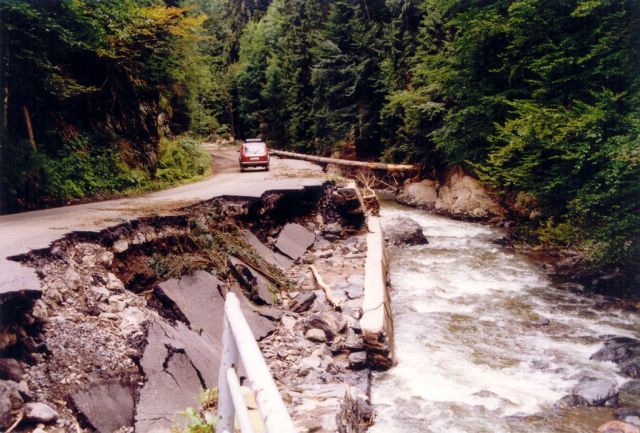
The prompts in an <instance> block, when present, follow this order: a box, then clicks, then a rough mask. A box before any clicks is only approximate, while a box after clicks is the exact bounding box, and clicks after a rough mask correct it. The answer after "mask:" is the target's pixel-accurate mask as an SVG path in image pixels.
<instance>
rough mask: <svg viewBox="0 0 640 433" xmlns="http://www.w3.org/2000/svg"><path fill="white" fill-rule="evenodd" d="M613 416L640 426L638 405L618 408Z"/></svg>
mask: <svg viewBox="0 0 640 433" xmlns="http://www.w3.org/2000/svg"><path fill="white" fill-rule="evenodd" d="M613 416H615V417H616V419H619V420H620V421H623V422H626V423H629V424H633V425H634V426H636V427H640V408H638V407H623V408H620V409H616V411H615V412H614V413H613Z"/></svg>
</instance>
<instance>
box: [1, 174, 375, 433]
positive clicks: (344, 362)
mask: <svg viewBox="0 0 640 433" xmlns="http://www.w3.org/2000/svg"><path fill="white" fill-rule="evenodd" d="M314 182H317V183H318V185H312V186H311V187H306V188H300V189H294V190H285V191H282V190H279V191H275V192H267V193H265V194H262V195H261V196H260V197H259V198H253V197H249V198H246V197H245V198H235V199H232V198H226V199H216V200H213V201H211V202H208V203H203V204H201V205H198V206H194V207H192V208H190V209H188V210H187V211H184V212H183V214H182V215H176V216H166V217H156V218H143V219H139V220H135V221H133V222H130V223H126V224H121V225H119V226H115V227H111V228H108V229H105V230H102V231H99V232H90V233H89V232H85V233H75V234H72V235H69V236H67V237H65V238H63V239H60V240H57V241H55V242H54V243H53V244H52V246H51V247H50V248H48V249H44V250H40V251H36V252H33V253H31V254H29V255H27V256H25V257H24V263H25V265H27V266H29V267H30V268H31V269H33V270H34V271H35V272H37V274H38V275H39V277H40V279H41V280H40V281H39V284H40V285H41V296H39V297H38V296H33V297H26V296H25V295H24V292H20V293H22V294H21V296H22V298H20V301H19V302H18V301H16V300H17V299H18V298H17V297H14V298H13V302H4V304H3V305H4V306H8V305H12V306H13V307H20V308H17V309H14V310H12V311H13V313H12V314H11V315H3V316H2V319H3V322H2V329H1V330H0V336H1V338H0V342H1V343H2V346H1V347H0V349H1V350H2V358H0V359H6V360H12V361H15V363H14V364H15V365H14V364H11V363H10V362H9V363H6V362H5V364H4V365H9V367H11V368H9V367H2V368H1V370H2V373H3V374H4V376H3V377H2V379H3V380H0V385H3V386H4V388H2V389H3V390H6V392H5V391H3V394H2V396H0V397H2V398H5V397H6V401H7V402H8V403H6V404H4V406H3V405H0V409H2V411H0V412H2V413H0V416H1V418H0V423H1V425H0V428H2V429H7V428H13V429H14V430H13V431H15V432H23V431H24V432H30V431H32V430H33V429H34V428H35V427H37V426H38V425H41V427H43V428H44V431H46V432H63V431H65V432H66V431H75V432H79V431H98V432H112V431H119V432H126V431H134V429H135V431H138V432H147V431H167V430H168V429H170V428H171V427H172V426H175V425H177V424H179V423H180V420H179V419H178V418H179V417H178V416H177V414H178V413H179V412H181V411H184V410H185V409H186V408H187V407H189V406H191V407H196V408H197V407H198V406H199V404H200V402H199V401H198V395H199V393H200V391H201V390H204V389H211V388H213V387H215V386H216V385H217V374H218V363H219V356H220V352H221V342H220V336H221V332H220V329H221V325H222V308H223V299H224V295H225V294H226V293H227V292H228V291H233V292H234V293H236V294H237V295H239V296H240V297H241V305H242V308H243V312H244V314H245V316H246V317H247V320H248V322H249V324H250V327H251V329H252V331H253V333H254V336H255V337H256V339H258V340H260V344H261V345H262V348H263V350H264V351H265V353H266V354H267V360H268V363H269V365H270V367H271V368H272V369H274V371H276V372H282V373H276V381H277V383H278V385H279V386H280V387H281V390H282V392H283V393H285V396H288V397H286V399H287V401H288V403H289V404H290V405H292V406H296V407H301V408H300V409H296V410H295V411H294V418H295V419H300V420H303V421H304V419H307V418H309V413H310V412H308V410H311V409H309V408H314V407H316V406H315V405H314V404H307V403H309V402H313V401H315V402H316V403H317V404H320V405H321V406H322V407H324V408H325V409H324V411H325V412H324V413H325V415H324V418H326V422H325V423H324V424H323V425H320V426H316V425H313V426H309V425H305V424H304V422H303V423H302V424H299V426H300V428H301V430H302V431H336V429H340V427H339V426H338V425H337V424H336V423H337V422H338V420H339V419H343V420H346V421H343V423H352V424H353V425H361V426H366V425H368V423H369V422H370V421H371V417H372V414H371V411H370V410H369V409H367V405H366V400H367V399H368V370H366V369H365V370H363V368H365V367H366V362H365V361H364V358H363V357H362V356H359V354H358V352H361V347H360V346H358V336H357V330H358V325H357V319H358V317H359V315H360V307H359V304H358V302H361V301H358V298H357V293H361V292H362V287H361V280H358V279H357V278H355V280H354V276H355V275H354V274H357V273H358V272H359V271H361V268H362V263H360V262H361V261H362V259H363V257H364V254H363V252H362V243H361V238H362V230H363V228H362V227H363V226H362V222H363V215H362V209H361V208H359V207H358V206H354V204H353V203H352V202H351V201H349V199H346V198H345V197H343V196H342V195H340V193H339V192H338V191H339V189H338V188H336V187H333V186H331V185H325V186H320V184H319V181H314ZM336 194H337V197H338V198H339V199H336ZM291 228H293V229H294V230H295V234H294V236H293V237H292V236H291V233H290V231H291ZM354 236H355V238H353V239H352V237H354ZM358 236H359V237H360V238H358ZM358 239H360V240H358ZM297 241H299V242H297ZM296 242H297V244H296ZM342 243H344V245H343V246H341V245H342ZM336 248H337V250H335V249H336ZM333 250H335V251H336V252H335V253H334V252H332V251H333ZM319 251H320V253H318V252H319ZM314 261H318V267H319V269H320V272H322V273H325V272H326V274H327V275H326V278H327V282H328V283H329V284H335V285H336V289H337V290H338V292H336V294H335V296H344V297H345V307H346V308H345V310H344V311H343V312H342V313H339V312H331V311H329V312H327V313H330V314H329V316H327V315H326V314H324V313H325V311H324V310H325V308H331V307H330V306H329V307H328V306H327V304H326V302H324V299H323V292H322V291H321V290H318V288H317V287H316V286H315V285H313V279H312V276H311V274H309V273H306V270H307V266H308V264H309V263H311V262H314ZM359 261H360V262H359ZM320 262H322V263H324V265H322V263H320ZM343 262H344V263H345V264H346V266H347V267H344V266H338V264H339V263H343ZM332 272H333V274H335V273H336V272H342V273H343V275H342V277H339V276H334V277H332V275H333V274H332ZM347 278H349V279H351V284H350V283H348V281H347ZM341 279H342V280H343V281H342V280H341ZM349 284H350V285H349ZM343 286H344V287H343ZM347 286H348V287H347ZM15 293H18V292H15ZM305 297H306V298H309V297H313V299H312V302H309V301H308V299H307V300H306V301H304V300H302V298H305ZM347 298H348V299H347ZM6 299H8V298H5V300H6ZM349 299H351V300H352V301H353V302H351V304H349ZM301 300H302V302H299V301H301ZM306 315H313V316H314V317H315V318H310V317H306ZM316 316H317V317H316ZM329 317H330V318H329ZM298 323H299V324H298ZM327 323H329V324H328V325H327ZM323 324H324V325H323ZM291 325H293V327H291ZM326 326H329V328H326ZM318 327H320V328H322V327H325V328H326V329H324V330H321V331H320V332H323V333H324V334H323V335H324V336H325V338H324V339H323V341H319V340H317V339H316V340H313V339H311V338H307V337H308V336H307V334H308V333H309V332H310V331H312V330H315V331H314V332H316V333H317V331H318V329H319V328H318ZM312 334H313V332H312ZM301 341H302V343H301ZM289 351H297V352H296V353H295V354H293V353H292V355H291V356H287V357H285V358H283V357H282V356H277V355H276V356H275V357H274V356H273V355H271V354H277V353H283V354H284V353H288V352H289ZM303 355H305V358H308V357H309V356H311V355H313V356H315V357H313V358H311V359H310V360H308V361H307V362H306V364H305V365H307V368H311V369H317V370H318V371H323V373H322V374H321V376H317V375H313V374H309V373H310V371H305V372H304V373H302V372H298V361H299V360H300V359H301V357H302V356H303ZM316 358H317V359H319V360H320V361H319V363H317V365H316V362H315V361H316ZM1 365H3V364H2V363H0V366H1ZM16 366H17V367H16ZM283 368H284V370H283ZM10 371H12V372H13V374H12V376H9V375H8V373H9V372H10ZM285 372H286V374H285ZM293 373H295V374H294V375H292V374H293ZM298 373H300V374H298ZM297 376H299V377H300V378H303V377H304V378H305V379H304V380H303V381H302V382H301V381H299V380H298V379H297V378H296V377H297ZM318 381H320V382H321V383H322V384H323V386H324V387H325V388H326V389H324V388H323V389H322V390H318V389H317V388H315V387H314V386H315V385H317V382H318ZM332 383H333V384H340V385H339V386H338V387H335V386H334V387H333V388H332V389H333V391H331V392H330V394H331V395H330V396H329V395H325V394H326V393H327V392H329V388H331V384H332ZM305 390H306V391H305ZM345 396H348V398H347V399H346V400H345ZM300 398H302V399H303V400H304V402H302V403H300V402H299V401H298V400H300ZM330 401H331V402H332V403H331V404H329V403H328V402H330ZM28 402H38V404H43V405H44V406H45V407H46V408H48V410H49V412H47V411H46V410H45V411H44V412H45V413H46V414H48V415H51V416H50V417H49V418H48V419H47V420H46V421H43V419H42V418H38V417H36V416H35V415H33V414H31V412H33V411H31V412H30V411H27V410H26V409H27V405H28V404H31V403H28ZM305 402H306V403H305ZM345 402H347V403H348V405H350V406H349V407H351V408H352V409H353V408H354V407H355V408H356V409H357V410H356V411H355V412H354V411H353V410H348V411H347V412H344V407H346V406H345V404H347V403H345ZM0 403H1V401H0ZM354 405H355V406H354ZM305 408H307V409H305ZM313 410H315V409H313ZM305 411H306V412H305ZM341 411H342V412H341ZM353 413H362V414H363V415H362V417H360V418H358V419H357V420H352V419H351V420H350V417H351V418H352V414H353ZM340 414H342V415H341V417H342V418H340V417H339V415H340ZM41 415H42V414H41ZM363 417H364V418H363ZM365 418H366V419H365ZM363 419H365V420H364V421H363ZM353 425H351V424H349V425H348V426H347V425H346V424H345V425H344V426H343V427H344V428H343V429H341V430H340V431H347V430H348V431H363V430H362V429H360V428H357V429H355V430H354V427H353ZM363 428H364V427H363ZM344 429H347V430H344Z"/></svg>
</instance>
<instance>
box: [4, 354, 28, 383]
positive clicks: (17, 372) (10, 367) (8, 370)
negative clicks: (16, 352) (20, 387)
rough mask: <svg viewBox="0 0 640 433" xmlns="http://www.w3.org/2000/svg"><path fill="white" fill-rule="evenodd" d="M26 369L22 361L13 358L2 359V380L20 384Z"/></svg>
mask: <svg viewBox="0 0 640 433" xmlns="http://www.w3.org/2000/svg"><path fill="white" fill-rule="evenodd" d="M22 375H24V368H23V365H22V363H21V362H20V361H18V360H16V359H13V358H0V379H3V380H13V381H14V382H20V381H21V380H22Z"/></svg>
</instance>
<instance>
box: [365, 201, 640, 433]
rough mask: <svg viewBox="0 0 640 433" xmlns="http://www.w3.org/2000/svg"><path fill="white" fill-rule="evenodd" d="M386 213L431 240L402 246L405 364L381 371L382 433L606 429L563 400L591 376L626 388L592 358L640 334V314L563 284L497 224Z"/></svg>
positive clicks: (394, 273)
mask: <svg viewBox="0 0 640 433" xmlns="http://www.w3.org/2000/svg"><path fill="white" fill-rule="evenodd" d="M382 216H383V222H384V221H388V220H389V219H391V218H393V217H394V216H405V217H406V216H408V217H411V218H413V219H415V220H416V221H417V222H418V223H420V225H421V226H422V228H423V231H424V232H425V235H426V236H427V238H428V239H429V244H428V245H423V246H412V247H402V248H394V249H393V250H391V254H390V256H391V283H392V287H393V292H392V306H393V312H394V326H395V334H396V352H397V355H398V365H397V366H396V367H394V368H393V369H391V370H390V371H388V372H384V373H378V374H376V375H375V378H374V383H373V388H372V401H373V404H374V406H375V408H376V411H377V413H378V415H377V419H376V424H375V425H374V426H373V427H372V429H371V430H370V431H371V432H373V433H383V432H384V433H396V432H397V433H400V432H402V433H411V432H447V433H452V432H465V433H475V432H492V433H495V432H536V433H539V432H541V431H548V432H565V431H573V432H583V431H584V432H590V431H594V430H595V428H594V426H596V427H597V425H595V424H594V423H596V424H597V422H598V420H597V419H596V420H595V421H594V420H593V419H592V418H591V417H582V418H581V416H576V415H575V414H569V415H566V414H564V413H560V414H559V413H557V411H554V410H553V406H554V403H556V402H557V401H558V400H559V399H560V398H562V397H563V396H564V395H566V394H568V393H569V392H570V390H571V388H572V387H573V386H574V385H575V384H576V383H577V381H578V380H579V379H580V378H581V377H583V376H585V375H591V376H597V377H609V378H615V379H616V380H617V381H618V382H619V383H623V382H624V381H625V379H624V378H621V377H619V376H617V375H616V373H615V371H616V370H615V366H613V365H612V364H609V363H601V362H595V361H590V360H589V356H590V355H591V354H592V353H593V352H595V351H596V350H597V349H598V348H599V347H600V341H601V339H602V337H603V336H604V335H608V334H613V335H627V336H633V337H638V333H637V331H635V329H637V325H638V323H640V318H639V317H638V316H637V315H633V314H631V315H630V313H628V312H621V311H618V310H611V311H609V310H608V311H606V312H604V313H603V312H601V311H598V310H597V309H596V303H597V302H598V298H586V297H581V296H578V295H575V294H573V293H570V292H566V291H561V290H559V289H557V288H554V287H553V286H552V284H551V282H550V281H549V280H548V278H547V277H546V276H545V275H544V273H543V272H542V271H541V269H540V268H539V266H537V265H536V264H535V263H533V262H531V261H530V260H529V259H528V258H526V257H524V256H522V255H518V254H516V253H514V252H513V251H510V250H508V249H506V248H502V247H500V246H497V245H496V244H494V243H493V242H492V240H494V239H496V238H500V237H501V236H502V233H501V232H500V231H498V230H496V229H493V228H491V227H487V226H482V225H479V224H473V223H467V222H460V221H453V220H450V219H446V218H442V217H438V216H434V215H430V214H427V213H424V212H421V211H417V210H413V209H409V208H404V207H399V206H397V205H385V206H383V209H382ZM544 319H548V324H546V322H545V321H544ZM541 320H542V322H540V321H541ZM541 323H542V324H541ZM605 416H606V415H605ZM563 417H564V418H563ZM541 419H542V420H543V421H542V423H541V421H540V420H541ZM514 420H516V421H514ZM604 420H605V421H606V419H604ZM567 423H569V424H571V425H567ZM567 429H568V430H567Z"/></svg>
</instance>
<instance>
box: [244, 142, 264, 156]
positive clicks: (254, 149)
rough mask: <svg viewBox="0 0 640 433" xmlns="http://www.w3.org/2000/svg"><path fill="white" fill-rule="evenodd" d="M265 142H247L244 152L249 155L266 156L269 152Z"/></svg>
mask: <svg viewBox="0 0 640 433" xmlns="http://www.w3.org/2000/svg"><path fill="white" fill-rule="evenodd" d="M266 150H267V147H266V146H265V144H264V143H245V145H244V154H245V155H247V156H264V155H266V154H267V151H266Z"/></svg>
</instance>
